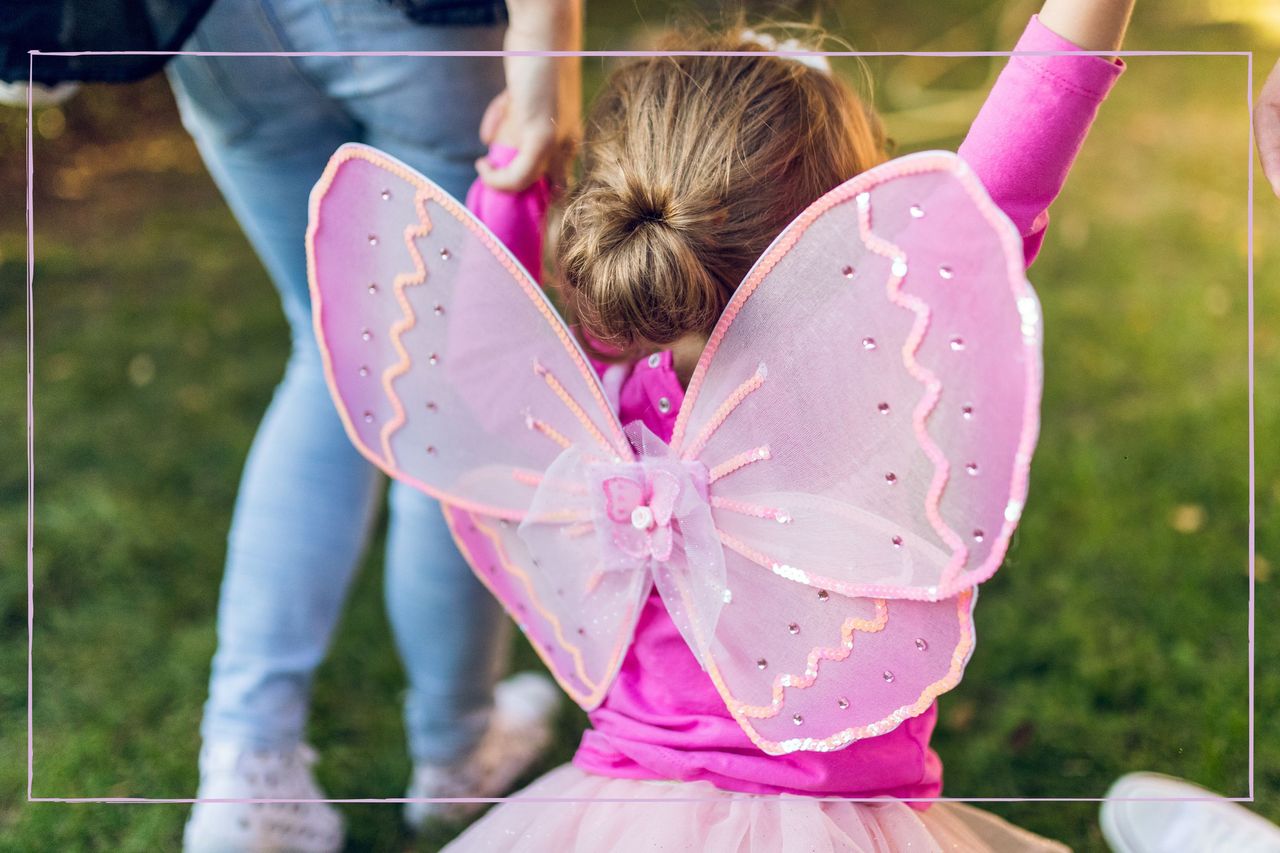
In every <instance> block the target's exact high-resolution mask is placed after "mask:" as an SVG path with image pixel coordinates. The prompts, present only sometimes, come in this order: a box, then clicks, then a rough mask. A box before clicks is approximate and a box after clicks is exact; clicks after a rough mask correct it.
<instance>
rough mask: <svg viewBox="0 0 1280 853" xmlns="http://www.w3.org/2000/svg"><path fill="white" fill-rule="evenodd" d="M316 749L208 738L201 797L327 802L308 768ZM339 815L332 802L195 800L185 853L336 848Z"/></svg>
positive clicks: (325, 852)
mask: <svg viewBox="0 0 1280 853" xmlns="http://www.w3.org/2000/svg"><path fill="white" fill-rule="evenodd" d="M315 760H316V754H315V752H314V751H313V750H312V749H311V748H310V747H309V746H307V745H305V744H299V745H298V746H297V747H296V748H295V749H293V750H291V751H286V752H281V751H274V750H254V749H249V748H245V747H243V746H242V745H240V744H237V743H227V742H218V741H215V742H212V743H206V744H205V746H204V749H202V750H201V751H200V788H199V790H198V791H197V792H196V798H197V799H227V800H256V799H269V800H270V799H280V800H322V799H324V791H322V790H321V789H320V786H319V785H318V784H316V780H315V776H313V775H312V773H311V765H312V764H314V763H315ZM342 841H343V829H342V816H341V815H340V814H338V810H337V809H335V808H334V807H333V806H331V805H329V804H328V803H196V804H195V807H194V808H192V809H191V817H190V818H188V820H187V825H186V829H185V830H184V832H183V836H182V849H183V850H184V851H185V853H334V851H337V850H340V849H341V848H342Z"/></svg>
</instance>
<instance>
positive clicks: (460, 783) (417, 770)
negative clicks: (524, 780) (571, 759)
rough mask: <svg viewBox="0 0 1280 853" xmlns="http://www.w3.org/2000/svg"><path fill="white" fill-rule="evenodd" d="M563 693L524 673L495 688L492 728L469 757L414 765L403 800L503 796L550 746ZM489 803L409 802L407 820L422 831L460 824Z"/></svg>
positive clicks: (541, 678) (535, 675) (542, 677)
mask: <svg viewBox="0 0 1280 853" xmlns="http://www.w3.org/2000/svg"><path fill="white" fill-rule="evenodd" d="M559 705H560V691H559V690H558V689H557V688H556V686H555V685H554V684H553V683H552V682H551V680H550V679H549V678H547V677H546V676H545V675H540V674H538V673H533V672H521V673H518V674H516V675H513V676H511V677H510V678H508V679H506V680H505V681H501V682H499V683H498V684H497V685H496V686H495V687H494V689H493V716H492V718H491V719H490V722H489V728H488V729H487V730H486V731H485V733H484V735H483V736H482V737H481V738H480V742H479V743H478V744H476V747H475V749H473V750H472V751H471V753H470V754H469V755H467V756H466V757H465V758H463V759H460V760H458V761H456V762H454V763H452V764H426V763H419V764H415V765H414V768H413V779H412V780H411V781H410V783H409V791H408V793H406V794H405V796H406V797H407V798H409V799H425V798H433V797H499V796H502V795H503V794H506V793H507V792H509V791H510V790H511V786H512V785H513V784H514V783H515V781H516V779H518V778H519V777H520V775H521V774H522V773H524V772H525V771H526V770H528V769H529V767H530V766H532V765H533V763H534V762H535V761H536V760H537V759H538V757H539V756H541V755H542V753H543V751H544V750H546V748H547V747H548V746H549V745H550V744H551V740H552V737H553V732H552V723H553V721H554V719H555V714H556V710H557V708H558V707H559ZM488 805H489V804H488V803H405V807H404V820H405V823H406V824H408V826H409V828H410V829H413V830H414V831H419V830H421V829H422V828H423V826H424V825H425V824H426V823H427V822H428V821H431V820H444V821H456V820H461V819H463V818H466V817H470V816H471V815H473V814H475V813H476V812H479V811H481V810H482V809H484V808H486V807H487V806H488Z"/></svg>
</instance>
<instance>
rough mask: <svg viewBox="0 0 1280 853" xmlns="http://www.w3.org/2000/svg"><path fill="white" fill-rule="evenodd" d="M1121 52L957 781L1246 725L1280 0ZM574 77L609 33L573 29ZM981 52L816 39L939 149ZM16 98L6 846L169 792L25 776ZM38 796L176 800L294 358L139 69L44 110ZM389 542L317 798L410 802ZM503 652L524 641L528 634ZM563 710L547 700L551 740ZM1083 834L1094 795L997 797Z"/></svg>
mask: <svg viewBox="0 0 1280 853" xmlns="http://www.w3.org/2000/svg"><path fill="white" fill-rule="evenodd" d="M1038 5H1039V4H1038V3H1037V2H1021V0H1008V2H998V3H997V2H991V0H948V2H945V3H944V2H913V3H902V2H898V0H858V1H857V2H855V0H838V2H837V0H824V2H818V3H814V2H810V3H807V4H801V5H798V6H792V7H790V8H788V7H779V6H776V5H774V6H763V7H749V8H758V10H759V11H763V12H765V13H768V14H769V15H770V16H771V17H773V18H776V19H780V20H795V19H805V20H808V19H811V18H813V17H814V16H816V17H817V19H818V20H819V21H820V22H821V23H822V24H823V25H825V26H826V27H827V28H828V29H829V30H830V31H831V32H832V33H833V34H834V35H836V36H838V37H840V38H841V39H843V40H844V41H846V42H847V43H848V44H849V45H851V46H852V47H853V48H854V49H858V50H873V51H886V50H888V51H929V50H1009V49H1011V48H1012V47H1013V44H1014V42H1015V40H1016V37H1017V35H1018V33H1019V32H1020V30H1021V28H1022V26H1023V25H1024V23H1025V21H1026V19H1027V17H1028V16H1029V15H1030V14H1031V13H1032V12H1033V11H1035V9H1036V8H1037V7H1038ZM718 14H719V7H718V6H717V5H716V4H715V3H713V2H711V0H703V2H700V3H694V2H692V0H686V2H683V3H679V2H665V0H664V2H648V3H644V4H639V3H636V4H632V3H624V2H612V1H611V0H608V1H607V0H595V2H592V3H590V4H589V8H588V10H587V19H586V20H587V35H586V47H587V48H588V49H593V50H608V49H624V48H634V47H637V46H641V47H642V46H645V45H646V44H649V43H651V40H652V39H653V37H654V36H655V35H656V34H657V33H659V32H661V31H662V30H663V28H664V27H666V26H667V25H669V24H671V23H673V22H677V21H679V20H680V19H681V16H685V17H686V18H687V17H688V16H693V17H695V18H702V19H710V20H715V18H716V16H717V15H718ZM1126 48H1128V49H1134V50H1155V49H1161V50H1254V51H1257V52H1258V55H1257V57H1256V58H1255V67H1254V69H1253V79H1252V80H1249V77H1248V69H1247V61H1246V59H1245V58H1244V57H1195V56H1174V57H1135V58H1131V59H1129V60H1128V66H1129V68H1128V71H1127V73H1126V74H1125V75H1124V77H1123V78H1122V79H1121V81H1120V83H1119V85H1118V87H1117V88H1116V90H1115V91H1114V93H1113V94H1112V96H1111V98H1110V99H1109V101H1108V102H1107V103H1106V104H1105V105H1104V107H1103V110H1102V114H1101V117H1100V119H1099V121H1098V123H1097V124H1096V126H1095V128H1094V130H1093V133H1092V136H1091V137H1090V139H1089V142H1088V143H1087V145H1086V146H1085V149H1084V152H1083V155H1082V157H1081V159H1080V161H1079V164H1078V165H1077V167H1076V169H1075V171H1074V173H1073V174H1072V176H1071V179H1070V181H1069V182H1068V185H1067V188H1066V191H1065V192H1064V194H1063V196H1062V197H1061V198H1060V199H1059V201H1058V202H1057V204H1056V205H1055V206H1054V208H1053V209H1052V216H1053V221H1052V224H1051V225H1050V228H1049V233H1048V240H1047V243H1046V246H1045V249H1044V252H1043V254H1042V255H1041V257H1040V259H1039V260H1038V262H1037V263H1036V265H1035V266H1034V267H1033V268H1032V271H1031V274H1030V277H1031V279H1032V281H1033V282H1034V283H1035V284H1036V286H1037V288H1038V290H1039V293H1040V296H1041V299H1042V301H1043V303H1044V313H1045V318H1046V320H1045V328H1046V345H1045V373H1046V384H1045V399H1044V423H1043V427H1042V433H1041V439H1040V445H1039V452H1038V454H1037V456H1036V460H1035V465H1034V471H1033V476H1032V491H1031V496H1030V500H1029V502H1028V505H1027V510H1026V513H1025V516H1024V519H1023V523H1022V526H1021V528H1020V530H1019V533H1018V535H1017V538H1016V540H1015V543H1014V546H1013V547H1012V549H1011V550H1010V555H1009V559H1008V561H1007V564H1006V568H1005V569H1004V570H1003V571H1002V572H1001V573H1000V574H999V575H997V577H996V578H995V579H994V580H993V581H991V582H990V583H989V584H987V585H986V586H984V587H983V592H982V606H980V607H979V608H978V610H977V620H978V637H979V642H978V648H977V652H976V653H975V656H974V659H973V662H972V663H971V665H970V667H969V670H968V673H967V675H966V678H965V680H964V682H963V683H962V684H961V685H960V687H959V688H958V689H956V690H955V691H954V692H952V693H950V694H948V695H946V696H945V697H943V699H942V700H941V706H940V707H941V713H940V722H939V726H938V731H937V735H936V737H935V741H934V745H935V747H936V748H937V750H938V751H939V753H940V754H941V756H942V759H943V763H944V766H945V768H946V789H945V793H946V794H947V795H949V796H953V797H1019V796H1021V797H1097V796H1101V795H1102V794H1103V792H1104V791H1105V790H1106V788H1107V786H1108V785H1109V784H1110V783H1111V782H1112V781H1113V780H1114V779H1115V778H1116V777H1117V776H1119V775H1121V774H1122V773H1124V772H1127V771H1131V770H1138V769H1148V770H1158V771H1162V772H1165V773H1172V774H1176V775H1179V776H1184V777H1188V778H1190V779H1192V780H1193V781H1195V782H1198V783H1200V784H1203V785H1206V786H1209V787H1211V788H1213V789H1216V790H1218V791H1220V792H1222V793H1224V794H1227V795H1230V796H1246V795H1247V794H1248V793H1249V784H1250V777H1249V772H1250V739H1249V731H1248V689H1249V667H1248V663H1249V654H1250V648H1249V644H1248V638H1247V631H1248V621H1247V619H1248V617H1247V613H1248V597H1249V583H1248V574H1247V572H1248V559H1249V553H1248V547H1247V542H1248V539H1247V529H1248V512H1247V510H1248V483H1249V479H1248V478H1249V469H1248V416H1247V368H1248V359H1247V355H1248V353H1247V334H1248V323H1247V263H1248V246H1247V221H1248V207H1247V191H1248V164H1249V158H1250V157H1251V156H1252V152H1251V151H1250V148H1249V121H1248V112H1247V109H1246V97H1247V90H1248V89H1249V88H1252V89H1253V91H1256V90H1257V88H1258V87H1259V86H1260V85H1261V81H1262V79H1263V77H1264V76H1265V74H1266V72H1267V70H1268V69H1269V68H1270V67H1271V65H1272V63H1273V62H1274V61H1275V59H1276V56H1277V53H1278V52H1280V3H1277V2H1264V0H1256V1H1255V2H1249V0H1162V2H1160V3H1158V4H1157V3H1154V2H1147V0H1142V2H1139V4H1138V9H1137V11H1136V14H1135V18H1134V22H1133V27H1132V29H1131V31H1130V36H1129V39H1128V41H1127V43H1126ZM584 63H585V68H586V72H587V73H586V84H587V92H588V97H589V96H590V93H591V91H592V90H593V89H594V88H595V87H596V86H597V85H598V84H599V81H600V79H601V76H602V74H603V73H604V72H605V71H606V70H607V69H608V68H609V67H610V66H611V65H612V63H613V60H601V59H587V60H584ZM1002 63H1003V60H1002V59H986V58H961V59H942V58H918V57H913V58H904V57H888V58H870V59H867V60H865V61H864V62H861V63H859V62H858V61H855V60H838V61H837V63H836V65H837V69H838V71H839V72H840V73H844V74H849V75H851V76H852V77H853V78H855V79H857V80H859V81H860V85H862V86H863V91H864V92H866V93H867V94H868V96H869V97H872V98H873V99H874V101H875V104H876V106H877V107H878V108H879V109H880V110H881V112H882V113H883V115H884V117H885V120H886V124H887V126H888V129H889V133H890V135H891V136H892V137H893V139H894V140H895V143H896V145H897V151H898V153H906V152H909V151H912V150H918V149H921V148H928V147H954V146H955V145H956V144H958V142H959V140H960V138H961V136H962V135H963V132H964V130H965V128H966V127H967V124H968V122H969V121H970V120H971V119H972V117H973V116H974V114H975V113H976V111H977V109H978V107H979V105H980V104H981V101H982V99H983V97H984V96H985V93H986V91H987V89H988V87H989V86H990V84H991V82H992V81H993V80H994V77H995V75H996V73H997V72H998V70H999V68H1000V67H1001V65H1002ZM25 128H26V114H25V110H19V109H11V108H0V192H2V193H3V195H2V196H0V197H2V198H3V199H4V204H3V205H0V387H2V388H3V391H4V393H3V395H0V459H3V460H4V464H3V466H0V560H3V571H0V655H2V657H0V850H15V851H27V850H45V849H57V850H113V851H116V850H121V851H123V850H148V851H149V850H176V849H178V847H179V846H180V837H181V827H182V823H183V821H184V819H185V816H186V813H187V809H188V807H187V806H184V805H137V806H120V805H114V806H113V805H74V806H68V805H60V804H27V803H25V802H24V800H25V793H24V786H25V784H26V779H25V764H26V743H25V733H26V725H25V719H24V717H25V710H26V687H25V677H26V672H25V659H26V634H27V632H26V601H27V596H26V588H25V582H24V576H25V572H24V563H25V561H24V560H23V558H22V555H23V551H24V543H25V540H26V472H25V466H24V464H23V460H24V458H25V444H24V436H25V408H24V405H23V390H24V376H25V365H26V354H25V347H24V335H25V325H24V324H25V317H26V309H25V300H24V297H23V291H24V289H23V286H22V284H23V280H24V276H25V233H24V222H23V193H24V186H25V179H26V173H25V158H24V135H25ZM34 152H35V154H34V156H35V178H34V197H35V200H34V209H35V223H36V227H35V245H36V258H37V260H36V279H35V296H34V300H35V361H34V371H35V418H36V421H35V423H36V438H35V452H36V491H35V591H36V595H35V605H36V610H35V614H36V615H35V644H34V673H35V675H34V748H35V756H36V761H35V775H34V791H33V792H34V794H35V796H37V797H101V796H112V797H115V796H140V797H189V796H191V795H192V794H193V792H194V790H195V785H196V753H197V749H198V739H197V736H196V731H197V726H198V721H199V716H200V707H201V703H202V702H203V700H204V698H205V690H206V681H207V678H208V668H209V659H210V656H211V654H212V652H213V648H214V624H213V619H214V612H215V604H216V596H217V590H218V583H219V579H220V576H221V572H222V561H223V554H224V547H225V535H226V529H227V525H228V520H229V515H230V511H231V506H232V501H233V498H234V494H235V489H236V484H237V480H238V477H239V474H240V468H241V464H242V462H243V459H244V456H245V453H246V451H247V449H248V445H249V441H250V439H251V437H252V435H253V431H254V429H255V427H256V425H257V423H258V420H259V418H260V416H261V414H262V412H263V410H264V409H265V407H266V404H267V401H268V399H269V397H270V394H271V391H272V388H273V387H274V385H275V383H276V381H277V380H278V378H279V376H280V372H281V370H282V368H283V365H284V362H285V352H286V348H287V335H286V329H285V325H284V321H283V319H282V317H281V315H280V310H279V304H278V301H277V299H276V296H275V293H274V291H273V289H272V287H271V286H270V284H269V282H268V281H267V279H266V275H265V273H264V272H263V270H262V269H261V267H260V266H259V264H258V262H257V260H256V258H255V256H254V255H253V253H252V252H251V250H250V248H249V246H248V244H247V243H246V242H245V239H244V237H243V236H242V234H241V232H240V230H239V228H238V227H237V225H236V223H235V222H234V220H233V219H232V218H231V215H230V213H229V212H228V211H227V209H226V207H225V206H224V204H223V202H222V199H221V197H220V196H219V194H218V193H217V191H216V190H215V188H214V186H213V184H212V183H211V181H210V180H209V178H208V177H207V175H206V174H205V171H204V168H203V165H202V164H201V161H200V159H199V157H198V156H197V154H196V151H195V148H194V146H193V145H192V143H191V141H190V139H189V138H188V136H187V135H186V134H185V133H184V131H183V130H182V128H181V126H180V125H179V123H178V119H177V114H176V111H175V108H174V105H173V100H172V96H171V95H170V93H169V90H168V88H167V86H166V83H165V81H164V79H163V77H154V78H151V79H149V80H146V81H144V82H142V83H138V84H131V85H126V86H108V85H94V86H89V87H86V88H85V89H84V90H83V91H82V92H81V93H80V94H79V95H77V96H76V97H75V98H74V99H72V100H71V101H69V102H67V103H65V104H63V105H61V106H57V107H48V108H44V109H40V110H37V111H36V113H35V140H34ZM1255 187H1256V192H1257V202H1256V225H1257V234H1256V239H1255V244H1254V259H1255V262H1256V265H1257V267H1256V276H1257V292H1256V300H1257V301H1256V305H1255V310H1256V314H1257V320H1258V325H1257V337H1256V360H1257V370H1258V373H1257V381H1258V387H1257V429H1258V437H1259V439H1258V467H1257V501H1258V528H1259V537H1258V551H1257V554H1256V565H1257V586H1256V591H1257V614H1258V633H1257V647H1256V654H1257V664H1258V665H1257V672H1256V675H1257V681H1256V690H1257V699H1256V708H1257V710H1258V716H1257V730H1256V732H1255V735H1256V737H1255V742H1254V744H1253V746H1254V759H1255V761H1256V765H1255V766H1254V780H1255V783H1256V789H1255V793H1256V795H1257V797H1258V802H1257V804H1256V806H1255V807H1256V808H1257V809H1258V810H1259V811H1261V812H1262V813H1263V814H1265V815H1267V816H1268V817H1270V818H1271V819H1272V820H1280V725H1278V724H1277V723H1276V713H1277V710H1280V628H1278V627H1277V625H1276V618H1275V617H1276V614H1277V612H1280V610H1278V608H1280V591H1278V589H1277V587H1278V586H1280V577H1277V576H1276V564H1277V562H1280V541H1278V539H1277V532H1278V531H1280V459H1278V458H1277V457H1278V454H1277V451H1276V435H1277V426H1278V421H1280V397H1278V396H1277V391H1280V382H1278V381H1277V379H1278V376H1280V374H1278V373H1277V370H1276V367H1277V356H1278V355H1280V353H1278V349H1280V337H1278V335H1280V329H1278V328H1277V324H1276V317H1277V308H1280V298H1278V296H1277V281H1280V253H1278V252H1277V240H1278V239H1280V201H1277V200H1276V199H1275V197H1274V196H1273V195H1272V194H1271V191H1270V189H1269V188H1268V187H1267V185H1266V184H1265V182H1263V181H1262V180H1261V178H1260V176H1259V178H1258V179H1257V180H1256V182H1255ZM381 553H382V549H381V542H380V539H379V540H375V542H374V543H373V547H372V548H371V549H370V551H369V555H370V556H369V558H368V559H367V565H366V566H365V567H364V570H363V571H362V573H361V575H360V576H359V578H358V580H357V588H356V589H355V592H354V594H353V596H352V598H351V600H350V602H349V606H348V608H347V611H346V614H345V617H344V620H343V623H342V625H341V626H340V628H339V633H338V637H337V640H336V644H335V647H334V649H333V652H332V654H331V656H330V658H329V660H328V661H327V663H326V664H325V666H324V667H323V669H322V670H321V672H320V674H319V677H318V682H317V686H316V692H315V701H314V706H313V713H312V725H311V729H310V733H309V737H310V739H311V741H312V742H313V743H314V744H315V745H316V746H317V747H318V748H319V749H320V751H321V753H322V755H323V760H322V762H321V763H320V765H319V767H318V772H319V776H320V781H321V783H322V784H323V785H324V787H325V789H326V790H327V791H328V792H329V794H330V795H331V796H334V797H395V796H401V795H402V793H403V790H404V785H405V782H406V779H407V778H408V773H409V763H408V759H407V757H406V752H405V745H404V742H403V729H402V727H401V720H400V708H399V697H400V693H401V691H402V689H403V685H404V678H403V674H402V672H401V670H400V668H399V663H398V661H397V658H396V655H395V653H394V651H393V648H392V645H391V642H390V635H389V629H388V626H387V624H386V619H385V616H384V614H383V606H382V599H381V565H380V562H381ZM518 642H519V643H520V647H519V648H518V649H517V651H516V655H517V666H519V667H536V666H538V663H537V661H536V658H535V657H534V656H533V655H532V654H531V653H530V652H529V651H528V649H527V648H526V647H524V645H523V640H520V641H518ZM584 723H585V717H584V716H583V715H582V714H580V713H579V712H577V710H576V709H566V711H565V712H564V714H563V715H562V720H561V737H560V740H559V743H558V744H557V748H556V751H555V753H554V754H553V755H551V756H549V757H548V758H547V760H546V761H545V762H544V763H543V764H542V765H541V767H540V768H539V772H541V771H542V770H545V769H548V768H550V767H551V766H554V765H556V764H559V763H561V762H563V761H565V760H567V759H568V758H569V756H570V755H571V754H572V751H573V749H574V747H575V746H576V743H577V738H578V735H579V733H580V731H581V729H582V726H583V725H584ZM991 808H992V810H993V811H997V812H999V813H1000V814H1002V815H1005V816H1006V817H1008V818H1010V819H1012V820H1014V821H1016V822H1018V823H1020V824H1023V825H1025V826H1027V827H1028V828H1030V829H1033V830H1035V831H1037V832H1039V833H1042V834H1045V835H1048V836H1052V837H1054V838H1058V839H1060V840H1062V841H1064V842H1066V843H1068V844H1070V845H1072V846H1074V847H1075V848H1077V849H1079V850H1098V849H1104V848H1103V846H1102V841H1101V835H1100V833H1099V832H1098V830H1097V828H1096V812H1097V805H1096V804H1090V803H1084V804H1072V803H1023V804H1004V805H993V806H991ZM343 811H344V813H345V815H346V817H347V821H348V824H349V849H351V850H434V849H437V848H438V847H439V846H440V844H442V843H443V842H445V841H447V840H448V838H449V837H450V836H451V834H452V833H453V832H456V830H457V828H456V827H454V828H451V829H441V830H440V831H439V832H436V833H434V834H431V835H429V836H427V837H424V838H421V839H414V838H412V837H410V836H408V835H407V834H405V833H404V831H403V830H402V829H401V825H400V813H399V807H396V806H379V805H360V806H344V807H343Z"/></svg>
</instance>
